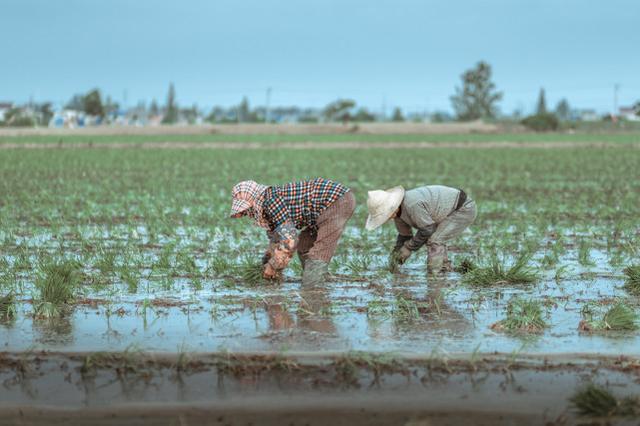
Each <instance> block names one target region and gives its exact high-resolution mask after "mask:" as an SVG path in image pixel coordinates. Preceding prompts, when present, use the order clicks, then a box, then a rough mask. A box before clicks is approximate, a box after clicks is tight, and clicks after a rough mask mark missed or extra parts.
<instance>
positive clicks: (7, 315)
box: [0, 293, 17, 321]
mask: <svg viewBox="0 0 640 426" xmlns="http://www.w3.org/2000/svg"><path fill="white" fill-rule="evenodd" d="M16 313H17V312H16V299H15V296H14V295H13V293H9V294H6V295H4V296H0V321H2V320H8V319H11V318H15V316H16Z"/></svg>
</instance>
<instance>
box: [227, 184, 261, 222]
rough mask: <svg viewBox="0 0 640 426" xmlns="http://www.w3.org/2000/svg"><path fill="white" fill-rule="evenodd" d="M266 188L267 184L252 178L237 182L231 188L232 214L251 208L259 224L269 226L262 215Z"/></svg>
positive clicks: (252, 214)
mask: <svg viewBox="0 0 640 426" xmlns="http://www.w3.org/2000/svg"><path fill="white" fill-rule="evenodd" d="M266 189H267V186H266V185H261V184H259V183H257V182H255V181H252V180H244V181H242V182H239V183H237V184H236V185H235V186H234V187H233V189H232V190H231V196H232V202H231V213H230V216H234V215H236V214H238V213H242V212H244V211H245V210H247V209H250V208H251V209H252V211H251V216H252V217H253V219H254V220H255V221H256V222H257V224H258V226H261V227H263V228H268V227H269V224H268V223H266V221H265V220H264V218H263V217H262V203H263V201H264V191H265V190H266Z"/></svg>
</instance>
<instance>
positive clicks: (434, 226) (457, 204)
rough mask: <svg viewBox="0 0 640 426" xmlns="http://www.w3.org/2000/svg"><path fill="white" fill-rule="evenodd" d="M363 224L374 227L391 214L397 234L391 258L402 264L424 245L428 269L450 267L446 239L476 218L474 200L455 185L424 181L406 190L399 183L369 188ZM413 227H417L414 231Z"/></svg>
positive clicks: (370, 227) (458, 233) (453, 236)
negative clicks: (432, 183) (420, 185)
mask: <svg viewBox="0 0 640 426" xmlns="http://www.w3.org/2000/svg"><path fill="white" fill-rule="evenodd" d="M367 208H368V210H369V217H368V218H367V224H366V228H367V229H368V230H372V229H375V228H377V227H379V226H380V225H382V224H383V223H385V222H386V221H387V220H389V219H391V218H393V219H394V221H395V223H396V228H397V229H398V238H397V240H396V245H395V247H394V248H393V252H392V258H393V260H394V261H395V262H396V263H399V264H403V263H404V262H406V260H407V259H408V258H409V257H410V256H411V253H413V252H414V251H416V250H418V249H419V248H420V247H422V246H423V245H425V244H426V245H427V248H428V257H427V270H428V271H429V272H436V273H437V272H445V271H450V270H451V264H450V263H449V259H448V258H447V246H446V245H445V244H446V243H447V242H448V241H450V240H452V239H454V238H455V237H457V236H459V235H460V234H462V231H464V230H465V229H466V228H467V227H468V226H469V225H471V223H473V221H474V220H475V218H476V203H475V201H473V200H472V199H471V198H470V197H468V196H467V194H466V193H465V192H464V191H463V190H461V189H456V188H450V187H448V186H442V185H427V186H422V187H420V188H415V189H412V190H409V191H406V192H405V190H404V188H403V187H401V186H396V187H395V188H391V189H388V190H386V191H380V190H377V191H369V197H368V199H367ZM412 228H415V229H417V231H416V234H415V235H413V231H412Z"/></svg>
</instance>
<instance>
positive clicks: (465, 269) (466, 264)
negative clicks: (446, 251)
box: [453, 257, 477, 275]
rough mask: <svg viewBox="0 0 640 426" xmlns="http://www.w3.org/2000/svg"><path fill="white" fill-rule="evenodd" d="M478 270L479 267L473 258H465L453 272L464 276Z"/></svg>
mask: <svg viewBox="0 0 640 426" xmlns="http://www.w3.org/2000/svg"><path fill="white" fill-rule="evenodd" d="M476 268H477V266H476V264H475V262H474V261H473V260H472V259H471V258H468V257H463V258H462V260H461V261H460V263H458V264H457V265H456V266H454V268H453V270H454V272H457V273H459V274H462V275H464V274H467V273H469V272H471V271H473V270H474V269H476Z"/></svg>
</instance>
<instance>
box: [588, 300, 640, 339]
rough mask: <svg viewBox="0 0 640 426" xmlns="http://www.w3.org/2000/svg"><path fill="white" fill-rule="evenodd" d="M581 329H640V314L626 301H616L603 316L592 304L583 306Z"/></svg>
mask: <svg viewBox="0 0 640 426" xmlns="http://www.w3.org/2000/svg"><path fill="white" fill-rule="evenodd" d="M582 316H583V318H584V319H583V320H582V321H581V322H580V325H579V329H580V330H581V331H588V332H592V331H634V330H637V329H638V314H637V312H636V311H635V309H634V308H632V307H631V306H629V305H627V304H625V303H624V302H621V301H620V302H616V303H615V304H614V305H613V306H612V307H611V308H609V310H607V311H606V312H605V313H604V314H603V315H602V316H601V317H600V315H599V314H598V312H597V310H596V309H594V308H593V307H592V306H591V305H585V306H584V307H583V308H582Z"/></svg>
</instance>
